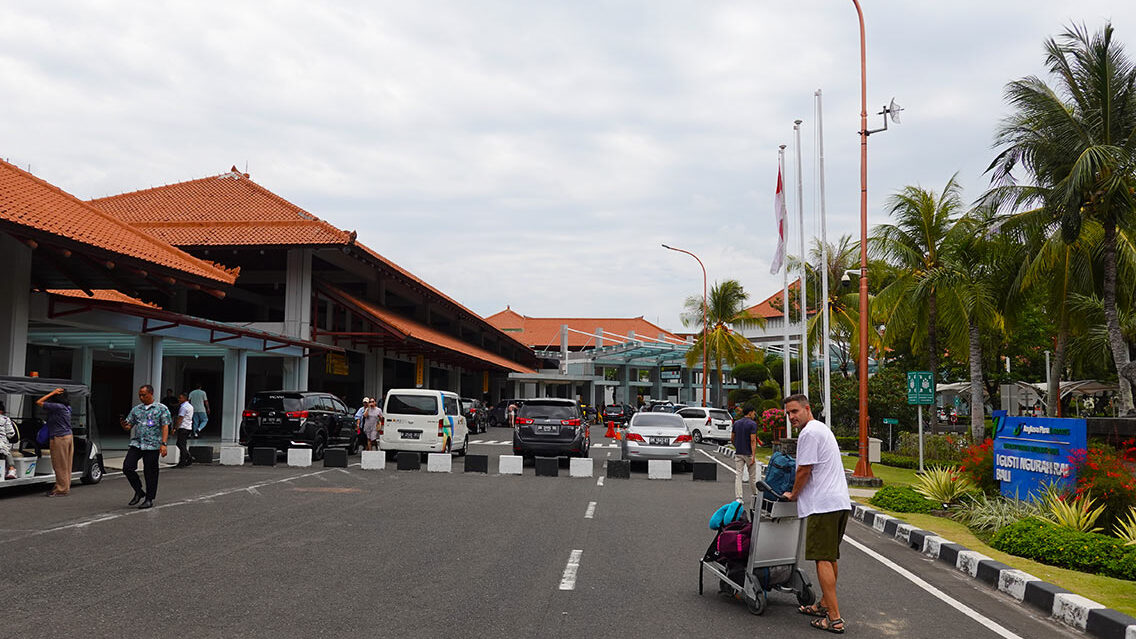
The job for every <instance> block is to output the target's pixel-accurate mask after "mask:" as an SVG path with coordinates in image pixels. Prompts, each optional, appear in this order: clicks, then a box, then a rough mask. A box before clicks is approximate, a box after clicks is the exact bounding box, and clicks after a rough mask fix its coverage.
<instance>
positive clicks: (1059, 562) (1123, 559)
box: [990, 517, 1136, 580]
mask: <svg viewBox="0 0 1136 639" xmlns="http://www.w3.org/2000/svg"><path fill="white" fill-rule="evenodd" d="M990 546H991V547H992V548H995V549H997V550H1001V551H1002V552H1007V553H1010V554H1011V555H1016V556H1018V557H1025V558H1026V559H1032V560H1034V561H1040V562H1041V563H1043V564H1049V565H1050V566H1057V567H1058V568H1069V569H1071V570H1079V571H1081V572H1087V573H1093V574H1098V575H1105V576H1106V577H1116V578H1117V579H1130V580H1136V546H1125V545H1124V542H1122V541H1120V540H1118V539H1115V538H1113V537H1109V536H1107V535H1101V534H1098V533H1086V532H1080V531H1076V530H1069V529H1068V528H1059V527H1057V526H1055V525H1053V524H1051V523H1049V522H1047V521H1043V520H1041V519H1037V518H1034V517H1030V518H1028V519H1023V520H1021V521H1019V522H1017V523H1013V524H1010V525H1009V526H1006V527H1004V528H1002V529H1001V530H999V531H998V532H996V533H994V536H993V537H991V539H990Z"/></svg>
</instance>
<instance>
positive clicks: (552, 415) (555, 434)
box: [513, 399, 592, 457]
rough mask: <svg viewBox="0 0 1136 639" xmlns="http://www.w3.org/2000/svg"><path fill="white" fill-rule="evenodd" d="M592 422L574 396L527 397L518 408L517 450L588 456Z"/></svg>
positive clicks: (525, 453) (524, 454)
mask: <svg viewBox="0 0 1136 639" xmlns="http://www.w3.org/2000/svg"><path fill="white" fill-rule="evenodd" d="M591 443H592V442H591V437H590V435H589V432H588V424H587V422H586V421H585V420H584V416H583V415H582V414H581V413H580V407H579V405H577V404H576V402H574V401H572V400H570V399H526V400H525V403H524V405H522V406H521V407H520V408H519V409H517V427H516V428H514V429H513V454H514V455H521V456H522V457H536V456H537V455H541V456H548V457H560V456H564V455H567V456H569V457H587V456H588V449H589V448H590V447H591Z"/></svg>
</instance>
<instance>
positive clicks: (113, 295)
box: [47, 288, 162, 309]
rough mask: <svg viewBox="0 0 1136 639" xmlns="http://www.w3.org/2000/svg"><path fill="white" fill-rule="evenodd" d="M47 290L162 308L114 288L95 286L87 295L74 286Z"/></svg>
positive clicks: (59, 293)
mask: <svg viewBox="0 0 1136 639" xmlns="http://www.w3.org/2000/svg"><path fill="white" fill-rule="evenodd" d="M47 292H48V293H50V294H52V295H61V296H63V297H74V298H78V299H81V300H98V301H100V302H118V303H120V304H131V305H133V306H146V307H148V308H157V309H160V308H162V307H161V306H158V305H157V304H152V303H150V302H143V301H142V300H140V299H137V298H134V297H130V296H129V295H127V294H126V293H123V292H121V291H116V290H114V289H108V288H97V289H95V290H93V291H91V293H93V295H87V294H86V293H84V292H83V291H80V290H79V289H74V288H49V289H47Z"/></svg>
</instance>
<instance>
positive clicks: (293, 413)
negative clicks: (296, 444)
mask: <svg viewBox="0 0 1136 639" xmlns="http://www.w3.org/2000/svg"><path fill="white" fill-rule="evenodd" d="M284 414H285V415H287V416H288V417H299V418H300V419H307V418H308V411H306V410H290V411H288V412H287V413H284Z"/></svg>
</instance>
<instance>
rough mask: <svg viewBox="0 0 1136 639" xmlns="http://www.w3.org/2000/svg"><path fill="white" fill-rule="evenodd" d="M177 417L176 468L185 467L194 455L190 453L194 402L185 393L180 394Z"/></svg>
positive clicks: (175, 419)
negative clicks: (189, 442)
mask: <svg viewBox="0 0 1136 639" xmlns="http://www.w3.org/2000/svg"><path fill="white" fill-rule="evenodd" d="M177 409H178V410H177V417H175V418H174V428H175V429H177V447H178V456H179V457H181V459H179V460H178V463H177V466H176V468H185V467H186V466H189V465H190V464H192V463H193V456H192V455H190V454H189V444H188V443H187V442H188V440H189V436H190V435H192V434H193V404H191V403H190V401H189V396H188V395H186V394H185V393H181V394H179V395H178V407H177Z"/></svg>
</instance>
